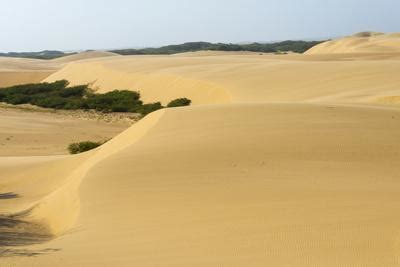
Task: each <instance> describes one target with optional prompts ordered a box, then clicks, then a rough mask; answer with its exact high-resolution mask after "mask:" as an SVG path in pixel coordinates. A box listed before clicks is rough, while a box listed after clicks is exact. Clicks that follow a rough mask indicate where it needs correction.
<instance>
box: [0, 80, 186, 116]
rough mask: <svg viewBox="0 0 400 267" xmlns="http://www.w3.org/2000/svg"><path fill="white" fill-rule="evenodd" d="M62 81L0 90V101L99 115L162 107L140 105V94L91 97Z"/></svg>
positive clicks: (177, 102) (117, 92)
mask: <svg viewBox="0 0 400 267" xmlns="http://www.w3.org/2000/svg"><path fill="white" fill-rule="evenodd" d="M68 85H69V82H68V81H66V80H61V81H56V82H53V83H38V84H25V85H17V86H11V87H7V88H0V102H6V103H9V104H14V105H17V104H32V105H36V106H39V107H43V108H52V109H65V110H77V109H93V110H97V111H100V112H133V113H141V114H142V115H147V114H149V113H151V112H153V111H156V110H159V109H162V108H164V107H163V106H162V105H161V103H160V102H156V103H149V104H143V102H142V101H141V100H140V93H139V92H134V91H128V90H114V91H111V92H108V93H105V94H94V93H93V91H92V90H91V89H90V88H89V87H88V85H78V86H73V87H68ZM190 103H191V101H190V100H189V99H187V98H179V99H175V100H174V101H171V102H170V103H169V104H168V107H180V106H187V105H190Z"/></svg>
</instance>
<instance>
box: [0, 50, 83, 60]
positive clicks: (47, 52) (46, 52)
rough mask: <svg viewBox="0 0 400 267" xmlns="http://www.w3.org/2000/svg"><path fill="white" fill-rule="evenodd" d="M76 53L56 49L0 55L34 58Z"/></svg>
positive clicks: (48, 57)
mask: <svg viewBox="0 0 400 267" xmlns="http://www.w3.org/2000/svg"><path fill="white" fill-rule="evenodd" d="M73 54H76V53H64V52H61V51H56V50H44V51H40V52H9V53H0V57H18V58H34V59H54V58H60V57H65V56H69V55H73Z"/></svg>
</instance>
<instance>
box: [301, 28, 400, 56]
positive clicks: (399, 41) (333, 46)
mask: <svg viewBox="0 0 400 267" xmlns="http://www.w3.org/2000/svg"><path fill="white" fill-rule="evenodd" d="M331 53H335V54H346V53H400V35H399V34H398V33H390V34H384V33H376V32H362V33H358V34H355V35H352V36H348V37H345V38H340V39H338V40H333V41H329V42H325V43H322V44H320V45H317V46H315V47H313V48H311V49H310V50H309V51H307V54H331Z"/></svg>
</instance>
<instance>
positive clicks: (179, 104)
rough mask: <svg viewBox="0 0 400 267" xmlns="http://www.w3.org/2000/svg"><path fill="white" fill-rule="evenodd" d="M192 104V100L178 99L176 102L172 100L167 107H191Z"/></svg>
mask: <svg viewBox="0 0 400 267" xmlns="http://www.w3.org/2000/svg"><path fill="white" fill-rule="evenodd" d="M191 103H192V100H190V99H187V98H178V99H175V100H172V101H171V102H169V103H168V105H167V108H175V107H183V106H189V105H190V104H191Z"/></svg>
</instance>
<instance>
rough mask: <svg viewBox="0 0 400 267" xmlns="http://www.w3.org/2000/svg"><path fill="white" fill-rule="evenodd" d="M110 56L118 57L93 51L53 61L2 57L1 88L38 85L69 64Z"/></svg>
mask: <svg viewBox="0 0 400 267" xmlns="http://www.w3.org/2000/svg"><path fill="white" fill-rule="evenodd" d="M109 56H117V54H114V53H111V52H103V51H91V52H82V53H79V54H76V55H71V56H66V57H62V58H58V59H53V60H39V59H27V58H10V57H0V87H6V86H12V85H17V84H24V83H38V82H41V81H43V80H44V79H45V78H47V77H48V76H49V75H50V74H52V73H54V72H55V71H57V70H59V69H61V68H62V67H63V66H65V64H67V63H70V62H74V61H79V60H85V59H93V58H102V57H109Z"/></svg>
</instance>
